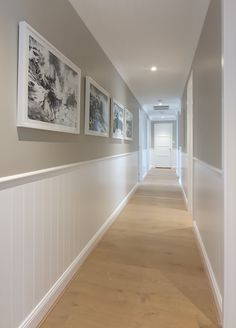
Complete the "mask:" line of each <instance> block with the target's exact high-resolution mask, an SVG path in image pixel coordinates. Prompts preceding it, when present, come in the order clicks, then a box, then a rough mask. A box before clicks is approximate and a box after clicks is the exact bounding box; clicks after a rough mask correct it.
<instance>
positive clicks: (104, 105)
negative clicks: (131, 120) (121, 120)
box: [85, 76, 110, 137]
mask: <svg viewBox="0 0 236 328" xmlns="http://www.w3.org/2000/svg"><path fill="white" fill-rule="evenodd" d="M85 89H86V94H85V134H89V135H94V136H101V137H109V111H110V96H109V93H108V92H107V91H106V90H104V89H103V88H102V87H101V86H100V85H99V84H97V83H96V82H95V81H94V80H93V79H91V78H90V77H89V76H87V77H86V86H85Z"/></svg>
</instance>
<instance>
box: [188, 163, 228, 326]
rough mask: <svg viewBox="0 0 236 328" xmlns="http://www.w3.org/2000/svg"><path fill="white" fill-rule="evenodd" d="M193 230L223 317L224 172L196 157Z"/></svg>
mask: <svg viewBox="0 0 236 328" xmlns="http://www.w3.org/2000/svg"><path fill="white" fill-rule="evenodd" d="M193 169H194V193H193V194H194V199H193V202H194V223H193V225H194V232H195V235H196V238H197V242H198V245H199V247H200V250H201V253H202V256H203V260H204V264H205V267H206V270H207V273H208V276H209V280H210V282H211V287H212V290H213V294H214V297H215V301H216V305H217V308H218V312H219V317H220V320H222V296H223V283H224V281H223V270H224V255H223V252H224V214H223V213H224V195H223V173H222V171H221V170H219V169H217V168H215V167H212V166H210V165H208V164H206V163H204V162H202V161H200V160H198V159H197V158H194V168H193Z"/></svg>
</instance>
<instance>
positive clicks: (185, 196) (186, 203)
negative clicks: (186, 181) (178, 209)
mask: <svg viewBox="0 0 236 328" xmlns="http://www.w3.org/2000/svg"><path fill="white" fill-rule="evenodd" d="M179 185H180V188H181V191H182V194H183V197H184V202H185V206H186V208H187V209H188V198H187V195H186V193H185V191H184V187H183V185H182V182H181V180H180V179H179Z"/></svg>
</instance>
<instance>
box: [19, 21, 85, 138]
mask: <svg viewBox="0 0 236 328" xmlns="http://www.w3.org/2000/svg"><path fill="white" fill-rule="evenodd" d="M30 47H31V48H30ZM60 73H62V74H60ZM80 89H81V70H80V68H78V67H77V66H76V65H75V64H73V63H72V62H71V61H70V60H69V59H68V58H66V57H65V56H64V55H63V54H62V53H61V52H59V51H58V50H57V49H56V48H55V47H54V46H53V45H51V44H50V43H49V42H48V41H47V40H46V39H44V38H43V37H42V36H41V35H40V34H39V33H38V32H36V31H35V30H34V29H33V28H32V27H30V26H29V25H28V24H27V23H26V22H20V24H19V74H18V109H17V126H23V127H28V128H36V129H42V130H52V131H60V132H67V133H76V134H78V133H79V130H80V100H81V98H80V94H81V92H80ZM33 117H35V118H34V119H33ZM50 120H51V121H50Z"/></svg>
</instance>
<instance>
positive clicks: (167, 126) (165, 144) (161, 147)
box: [154, 123, 173, 168]
mask: <svg viewBox="0 0 236 328" xmlns="http://www.w3.org/2000/svg"><path fill="white" fill-rule="evenodd" d="M172 128H173V125H172V123H157V124H155V127H154V166H155V167H166V168H168V167H171V166H172V161H171V154H172V132H173V131H172Z"/></svg>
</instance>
